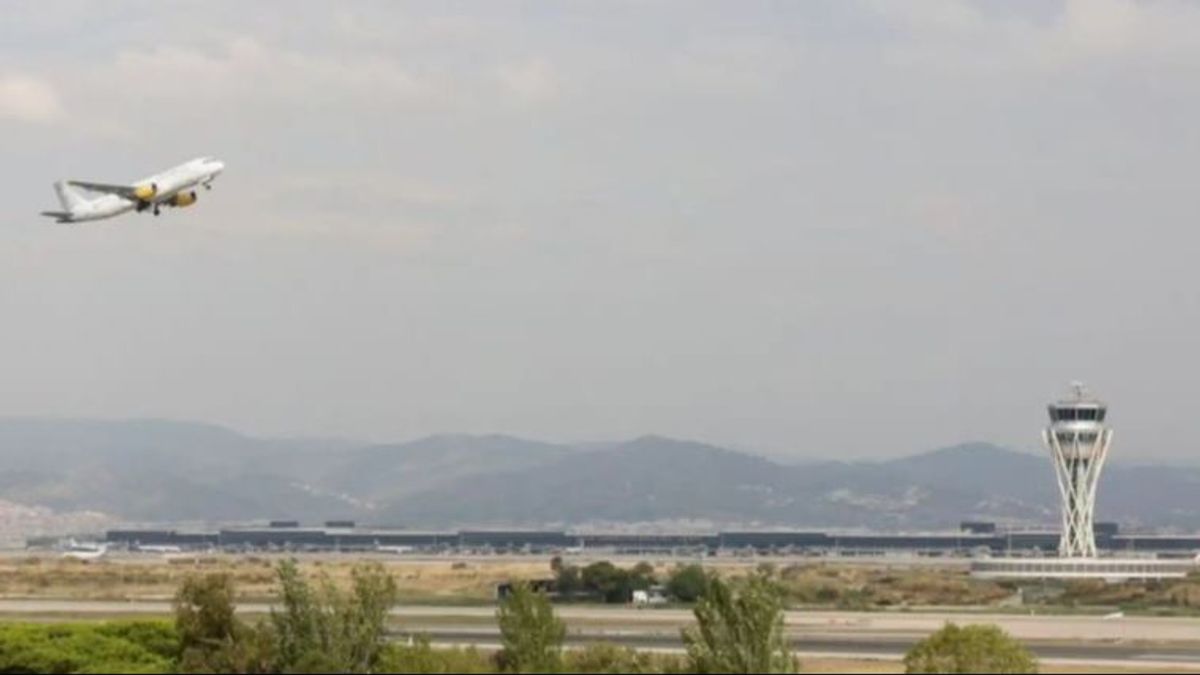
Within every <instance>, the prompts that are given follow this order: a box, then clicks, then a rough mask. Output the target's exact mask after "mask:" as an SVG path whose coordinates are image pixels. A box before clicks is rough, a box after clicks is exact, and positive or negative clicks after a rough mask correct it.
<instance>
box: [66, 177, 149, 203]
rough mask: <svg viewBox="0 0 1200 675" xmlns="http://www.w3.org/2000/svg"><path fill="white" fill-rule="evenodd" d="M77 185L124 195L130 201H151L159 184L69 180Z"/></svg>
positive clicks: (85, 188)
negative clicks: (119, 183)
mask: <svg viewBox="0 0 1200 675" xmlns="http://www.w3.org/2000/svg"><path fill="white" fill-rule="evenodd" d="M68 182H69V183H70V184H71V185H74V186H75V187H79V188H83V189H84V190H90V191H92V192H103V193H105V194H110V195H117V196H118V197H124V198H125V199H128V200H129V201H133V202H136V201H143V202H144V201H149V200H151V199H153V198H154V196H155V194H157V193H158V188H157V186H154V185H110V184H108V183H89V182H87V181H81V180H73V181H68Z"/></svg>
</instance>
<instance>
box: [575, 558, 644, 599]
mask: <svg viewBox="0 0 1200 675" xmlns="http://www.w3.org/2000/svg"><path fill="white" fill-rule="evenodd" d="M653 571H654V568H653V567H651V566H649V565H644V566H638V567H636V568H634V569H633V570H632V571H630V570H625V569H621V568H620V567H617V566H616V565H614V564H612V563H610V562H607V561H603V562H597V563H592V564H591V565H588V566H587V567H585V568H583V572H582V573H580V582H581V583H582V585H583V588H584V589H585V590H587V591H588V592H589V593H595V594H596V595H599V596H600V597H601V598H602V599H603V600H604V602H607V603H610V604H616V603H622V602H629V601H630V600H632V599H633V592H634V591H644V590H646V589H648V588H650V586H651V585H653V584H654V578H653V576H652V575H653Z"/></svg>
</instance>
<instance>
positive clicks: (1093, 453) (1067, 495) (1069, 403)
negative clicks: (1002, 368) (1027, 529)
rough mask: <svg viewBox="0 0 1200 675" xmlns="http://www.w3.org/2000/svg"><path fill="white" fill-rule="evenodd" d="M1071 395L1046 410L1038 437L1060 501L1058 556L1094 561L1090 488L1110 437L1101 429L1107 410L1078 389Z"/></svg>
mask: <svg viewBox="0 0 1200 675" xmlns="http://www.w3.org/2000/svg"><path fill="white" fill-rule="evenodd" d="M1071 389H1072V393H1071V395H1070V396H1068V398H1066V399H1064V400H1061V401H1057V402H1055V403H1051V404H1050V406H1049V409H1050V426H1049V427H1047V428H1046V430H1045V431H1043V432H1042V439H1043V440H1044V441H1045V443H1046V447H1047V448H1048V449H1049V450H1050V454H1051V456H1052V457H1053V459H1054V468H1055V472H1056V473H1057V475H1058V488H1059V490H1060V491H1061V492H1062V499H1063V504H1062V540H1061V541H1060V542H1059V546H1058V552H1059V555H1060V556H1062V557H1063V558H1095V557H1096V535H1095V531H1094V522H1095V511H1096V485H1097V484H1098V483H1099V482H1100V472H1101V471H1102V470H1103V469H1104V462H1105V460H1106V459H1107V458H1108V450H1109V447H1110V446H1111V445H1112V433H1113V432H1112V429H1109V428H1108V427H1107V426H1106V425H1105V423H1104V418H1105V416H1106V415H1107V413H1108V406H1107V405H1106V404H1104V403H1102V402H1100V401H1099V400H1097V399H1095V398H1092V396H1091V395H1090V394H1089V393H1088V391H1087V389H1086V388H1084V386H1083V385H1082V384H1080V383H1074V384H1072V385H1071Z"/></svg>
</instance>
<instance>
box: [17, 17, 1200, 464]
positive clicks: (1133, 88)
mask: <svg viewBox="0 0 1200 675" xmlns="http://www.w3.org/2000/svg"><path fill="white" fill-rule="evenodd" d="M1197 36H1200V3H1191V2H1182V1H1177V2H1170V1H1153V0H1146V1H1142V2H1133V1H1123V0H1077V1H1067V2H1059V3H1054V2H1045V1H1043V0H1029V1H1028V2H1014V1H1011V0H996V1H995V2H968V1H965V0H964V1H961V2H950V1H937V0H930V1H928V2H916V1H914V2H893V1H891V0H877V1H870V0H829V1H828V2H816V1H811V2H798V1H797V2H757V3H756V2H745V1H740V0H739V1H738V2H724V3H705V2H678V3H672V2H613V1H608V0H606V1H604V2H592V3H586V2H568V3H557V2H556V3H551V2H541V3H533V2H530V3H515V2H470V3H451V2H430V3H400V2H391V1H388V2H379V3H372V2H363V1H358V2H353V3H343V2H328V3H324V2H298V1H294V0H288V1H286V2H254V3H244V2H222V1H219V0H204V1H203V2H193V3H184V2H172V3H163V2H153V3H151V2H145V3H143V2H104V3H97V2H86V3H85V2H73V1H72V2H68V1H59V2H43V1H42V0H38V1H37V2H24V1H22V0H16V1H13V0H10V1H8V2H5V3H4V7H3V21H0V139H2V140H3V145H2V148H3V161H2V162H0V317H2V322H0V327H2V330H0V376H2V378H3V379H2V381H0V412H2V413H4V414H11V415H61V416H94V417H128V416H164V417H172V418H182V419H195V420H204V421H211V422H217V423H223V424H227V425H231V426H233V427H235V428H238V429H240V430H243V431H247V432H251V433H258V434H271V435H275V434H289V435H290V434H321V435H339V436H350V437H360V438H373V439H404V438H410V437H414V436H418V435H421V434H425V433H431V432H438V431H463V432H490V431H496V432H506V433H513V434H521V435H527V436H533V437H538V438H545V439H553V440H583V439H613V438H621V437H628V436H632V435H638V434H642V433H649V432H654V433H661V434H668V435H674V436H681V437H687V438H695V439H701V440H708V441H713V442H718V443H725V444H732V445H735V446H737V447H741V448H745V449H753V450H757V451H764V452H775V453H790V454H793V455H795V456H797V457H836V458H850V457H878V456H893V455H900V454H906V453H910V452H915V451H920V450H925V449H929V448H932V447H935V446H939V445H943V444H950V443H954V442H958V441H962V440H968V439H982V440H991V441H996V442H1000V443H1005V444H1010V445H1014V446H1018V447H1021V448H1025V449H1034V448H1036V447H1037V443H1038V441H1037V434H1038V431H1039V428H1040V427H1041V426H1042V425H1043V423H1044V419H1045V408H1044V404H1045V403H1046V402H1047V401H1048V400H1049V399H1051V398H1053V397H1055V396H1057V395H1058V394H1059V393H1060V392H1061V391H1062V390H1063V389H1065V386H1066V384H1067V383H1068V382H1069V381H1070V380H1072V379H1076V378H1077V379H1083V380H1085V381H1087V382H1089V383H1091V384H1092V385H1093V386H1094V388H1095V389H1096V390H1097V391H1098V392H1099V393H1100V394H1102V395H1103V396H1104V397H1105V398H1107V399H1109V400H1110V401H1111V402H1112V404H1113V412H1112V414H1111V419H1112V421H1113V422H1114V425H1115V426H1116V429H1117V437H1116V448H1115V452H1116V453H1117V455H1116V456H1117V457H1119V458H1121V459H1126V460H1130V459H1137V458H1150V457H1176V458H1181V459H1182V458H1191V457H1192V456H1193V455H1196V454H1197V452H1196V450H1197V448H1196V447H1195V442H1196V441H1195V439H1196V436H1195V435H1194V434H1196V433H1197V428H1196V422H1195V417H1196V410H1197V405H1198V404H1200V393H1198V392H1200V372H1198V371H1200V366H1198V361H1197V352H1198V340H1197V335H1198V331H1200V289H1198V283H1197V282H1198V281H1200V271H1197V268H1196V258H1197V251H1198V250H1200V229H1198V228H1200V218H1197V206H1198V204H1200V190H1198V187H1197V186H1198V185H1200V166H1198V164H1200V134H1198V133H1197V126H1198V125H1200V39H1198V38H1197ZM199 155H216V156H219V157H220V158H222V159H224V160H225V161H226V162H227V163H228V165H229V169H228V171H227V172H226V174H225V175H224V176H222V177H221V178H220V179H219V180H218V182H217V188H216V189H215V190H214V191H213V192H211V193H202V194H201V200H200V203H199V205H198V206H196V207H194V208H192V209H188V210H181V211H172V212H170V213H166V214H164V216H163V217H162V218H159V219H157V220H155V219H153V218H152V217H149V216H129V217H126V218H124V219H122V220H118V221H110V222H109V223H106V224H98V225H89V226H83V227H65V226H54V225H50V224H48V223H47V222H45V221H44V220H42V219H39V218H38V217H37V215H36V214H37V212H38V211H40V210H43V209H48V208H54V207H56V206H57V203H56V201H55V199H54V195H53V192H52V191H51V183H52V181H54V180H55V179H59V178H68V177H69V178H79V179H90V180H97V181H129V180H132V179H135V178H138V177H141V176H144V175H147V174H150V173H153V172H154V171H156V170H159V169H161V168H166V167H168V166H171V165H173V164H175V163H178V162H181V161H184V160H185V159H188V158H190V157H193V156H199Z"/></svg>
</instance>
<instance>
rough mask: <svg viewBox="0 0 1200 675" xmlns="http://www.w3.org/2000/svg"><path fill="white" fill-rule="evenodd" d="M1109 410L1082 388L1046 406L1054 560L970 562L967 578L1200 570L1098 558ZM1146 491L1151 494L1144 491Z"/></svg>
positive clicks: (1148, 560) (1143, 575) (1146, 575)
mask: <svg viewBox="0 0 1200 675" xmlns="http://www.w3.org/2000/svg"><path fill="white" fill-rule="evenodd" d="M1107 416H1108V406H1107V405H1105V404H1104V403H1102V402H1100V401H1099V400H1097V399H1095V398H1093V397H1092V396H1091V395H1090V394H1089V393H1088V391H1087V389H1086V388H1084V386H1083V385H1082V384H1078V383H1075V384H1072V385H1071V393H1070V394H1069V395H1068V396H1067V398H1065V399H1062V400H1060V401H1056V402H1054V403H1051V404H1050V426H1049V427H1047V428H1046V429H1045V431H1043V432H1042V439H1043V440H1044V441H1045V443H1046V447H1047V448H1048V449H1049V450H1050V455H1051V457H1052V458H1053V460H1054V471H1055V474H1056V475H1057V476H1058V488H1059V491H1060V492H1061V493H1062V535H1061V538H1060V539H1059V546H1058V553H1059V557H1057V558H1020V557H1015V558H1011V557H1010V558H990V557H988V558H983V559H976V560H974V561H972V562H971V575H972V576H974V577H979V578H984V579H1102V580H1106V581H1122V580H1127V579H1147V580H1161V579H1182V578H1184V577H1186V576H1187V575H1188V574H1191V573H1193V572H1194V571H1196V570H1197V569H1200V566H1198V563H1200V557H1198V558H1197V559H1195V560H1172V559H1162V560H1159V559H1155V558H1152V557H1144V556H1137V557H1128V558H1117V557H1105V558H1101V557H1099V556H1097V553H1096V532H1095V513H1096V486H1097V484H1099V482H1100V472H1101V471H1103V470H1104V463H1105V462H1106V461H1107V460H1108V451H1109V449H1110V448H1111V447H1112V434H1113V432H1112V429H1110V428H1109V427H1108V425H1107V424H1106V423H1105V418H1106V417H1107ZM1147 489H1153V488H1152V487H1151V486H1147Z"/></svg>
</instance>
